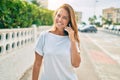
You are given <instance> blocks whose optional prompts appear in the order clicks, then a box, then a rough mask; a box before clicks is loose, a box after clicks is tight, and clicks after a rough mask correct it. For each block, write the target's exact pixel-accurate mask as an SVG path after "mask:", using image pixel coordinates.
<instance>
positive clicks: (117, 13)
mask: <svg viewBox="0 0 120 80" xmlns="http://www.w3.org/2000/svg"><path fill="white" fill-rule="evenodd" d="M103 17H104V18H105V19H108V20H112V22H113V23H120V8H114V7H111V8H107V9H103Z"/></svg>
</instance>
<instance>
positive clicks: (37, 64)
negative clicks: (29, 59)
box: [32, 52, 43, 80]
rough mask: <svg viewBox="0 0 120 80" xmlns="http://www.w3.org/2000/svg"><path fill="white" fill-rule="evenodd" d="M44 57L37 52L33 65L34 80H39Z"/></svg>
mask: <svg viewBox="0 0 120 80" xmlns="http://www.w3.org/2000/svg"><path fill="white" fill-rule="evenodd" d="M42 59H43V57H42V56H40V55H39V54H38V53H37V52H35V61H34V65H33V72H32V80H38V77H39V71H40V68H41V64H42Z"/></svg>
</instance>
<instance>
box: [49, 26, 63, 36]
mask: <svg viewBox="0 0 120 80" xmlns="http://www.w3.org/2000/svg"><path fill="white" fill-rule="evenodd" d="M50 32H52V33H54V34H57V35H62V36H64V32H63V30H59V29H57V28H55V27H53V28H51V29H50Z"/></svg>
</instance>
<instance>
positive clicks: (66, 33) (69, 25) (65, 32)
mask: <svg viewBox="0 0 120 80" xmlns="http://www.w3.org/2000/svg"><path fill="white" fill-rule="evenodd" d="M67 26H68V27H71V22H69V23H68V24H67ZM64 34H65V35H68V32H67V31H66V30H64Z"/></svg>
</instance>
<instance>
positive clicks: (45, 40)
mask: <svg viewBox="0 0 120 80" xmlns="http://www.w3.org/2000/svg"><path fill="white" fill-rule="evenodd" d="M70 45H71V44H70V40H69V37H68V36H60V35H56V34H53V33H51V32H49V31H45V32H41V34H40V36H39V38H38V41H37V43H36V46H35V51H36V52H37V53H38V54H39V55H42V56H43V59H44V60H43V66H44V67H43V71H42V74H41V77H40V80H78V79H77V76H76V74H75V72H74V68H73V66H72V65H71V53H70Z"/></svg>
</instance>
